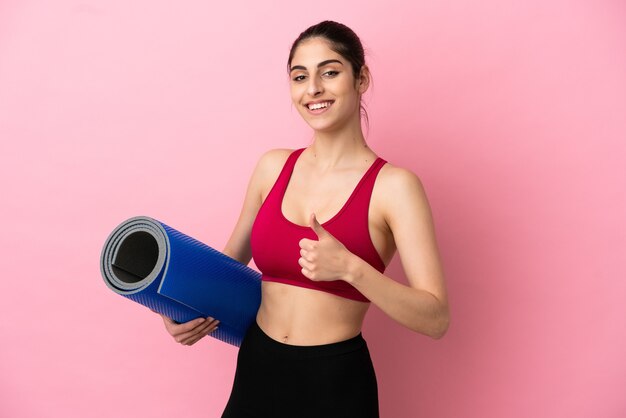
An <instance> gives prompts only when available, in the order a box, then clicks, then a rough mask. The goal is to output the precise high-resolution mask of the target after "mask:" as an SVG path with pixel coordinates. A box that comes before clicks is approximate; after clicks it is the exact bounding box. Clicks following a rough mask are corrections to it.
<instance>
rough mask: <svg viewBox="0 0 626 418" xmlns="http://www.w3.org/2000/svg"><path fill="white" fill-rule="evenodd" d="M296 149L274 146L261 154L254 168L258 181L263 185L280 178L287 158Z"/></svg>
mask: <svg viewBox="0 0 626 418" xmlns="http://www.w3.org/2000/svg"><path fill="white" fill-rule="evenodd" d="M294 151H295V150H293V149H288V148H274V149H270V150H267V151H265V152H264V153H263V154H261V156H260V157H259V159H258V161H257V164H256V168H255V170H254V177H255V179H256V181H258V182H260V184H262V185H263V186H266V185H268V184H273V183H274V181H276V179H277V178H278V175H279V174H280V172H281V170H282V168H283V166H284V165H285V162H286V161H287V158H288V157H289V155H290V154H291V153H292V152H294Z"/></svg>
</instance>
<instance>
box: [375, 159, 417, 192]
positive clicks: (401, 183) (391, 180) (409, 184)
mask: <svg viewBox="0 0 626 418" xmlns="http://www.w3.org/2000/svg"><path fill="white" fill-rule="evenodd" d="M377 183H380V186H381V187H380V189H382V191H385V192H386V193H390V194H392V195H393V194H397V193H406V192H407V191H411V190H413V191H415V190H420V189H423V186H422V182H421V180H420V178H419V177H418V175H417V174H415V173H414V172H413V171H411V170H409V169H408V168H404V167H399V166H396V165H393V164H392V163H390V162H388V161H387V163H386V164H385V165H383V167H382V168H381V170H380V172H379V174H378V180H377Z"/></svg>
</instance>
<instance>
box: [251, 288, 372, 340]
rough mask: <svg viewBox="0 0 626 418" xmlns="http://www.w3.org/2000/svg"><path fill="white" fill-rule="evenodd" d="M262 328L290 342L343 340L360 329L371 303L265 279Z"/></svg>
mask: <svg viewBox="0 0 626 418" xmlns="http://www.w3.org/2000/svg"><path fill="white" fill-rule="evenodd" d="M261 294H262V301H261V306H260V308H259V311H258V313H257V317H256V320H257V323H258V324H259V327H261V329H262V330H263V332H265V333H266V334H267V335H269V336H270V337H271V338H272V339H274V340H276V341H279V342H281V343H284V344H291V345H320V344H330V343H334V342H339V341H344V340H347V339H350V338H352V337H355V336H357V335H358V334H359V332H361V327H362V325H363V319H364V318H365V314H366V313H367V310H368V308H369V307H370V303H367V302H359V301H355V300H352V299H346V298H343V297H340V296H336V295H333V294H330V293H327V292H322V291H319V290H314V289H307V288H304V287H298V286H291V285H287V284H283V283H277V282H269V281H267V282H263V283H262V286H261Z"/></svg>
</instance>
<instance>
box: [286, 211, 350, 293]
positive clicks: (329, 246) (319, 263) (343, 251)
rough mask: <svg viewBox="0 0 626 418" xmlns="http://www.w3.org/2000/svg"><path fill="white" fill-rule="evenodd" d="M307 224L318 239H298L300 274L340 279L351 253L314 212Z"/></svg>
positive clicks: (318, 279) (315, 277) (317, 279)
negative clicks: (319, 220) (326, 228)
mask: <svg viewBox="0 0 626 418" xmlns="http://www.w3.org/2000/svg"><path fill="white" fill-rule="evenodd" d="M309 225H310V226H311V229H313V231H314V232H315V234H316V235H317V238H318V240H317V241H315V240H311V239H307V238H302V239H301V240H300V243H299V244H300V259H299V260H298V263H299V264H300V266H301V267H302V274H303V275H304V276H305V277H307V278H309V279H311V280H314V281H331V280H342V279H343V277H344V276H345V274H346V270H347V267H348V261H349V257H350V255H352V253H351V252H350V251H348V249H347V248H346V247H345V246H344V245H343V244H342V243H341V242H339V241H338V240H337V239H336V238H335V237H333V236H332V234H331V233H330V232H328V231H327V230H325V229H324V227H323V226H322V225H321V224H320V223H319V222H318V221H317V218H316V217H315V214H314V213H313V214H311V217H310V218H309Z"/></svg>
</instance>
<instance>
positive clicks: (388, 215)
mask: <svg viewBox="0 0 626 418" xmlns="http://www.w3.org/2000/svg"><path fill="white" fill-rule="evenodd" d="M389 169H390V170H389V171H388V172H387V173H386V175H385V176H384V178H379V181H380V180H382V181H380V183H381V185H380V186H381V187H379V188H378V190H379V193H380V195H379V196H378V197H379V201H380V202H383V203H382V207H383V216H384V218H385V221H386V222H387V224H388V226H389V228H390V230H391V232H392V234H393V238H394V241H395V243H396V248H397V249H398V252H399V254H400V260H401V261H402V267H403V268H404V272H405V274H406V276H407V279H408V282H409V286H405V285H403V284H401V283H398V282H396V281H395V280H393V279H391V278H389V277H388V276H385V275H384V274H382V273H380V272H379V271H378V270H376V269H375V268H374V267H372V266H371V265H370V264H368V263H367V262H365V261H364V260H363V259H361V258H360V257H358V256H356V255H355V254H353V253H351V252H350V251H348V250H347V249H346V248H345V246H343V244H341V242H339V241H338V240H336V239H335V238H334V237H333V236H332V235H331V234H330V233H329V232H328V231H326V230H325V229H323V228H322V227H321V225H320V224H319V223H318V222H317V220H316V219H315V216H314V215H312V216H311V227H312V228H313V230H314V231H315V232H316V233H317V235H318V241H313V240H308V239H303V240H302V241H301V243H300V246H301V256H302V257H301V259H300V264H301V266H302V267H303V269H302V273H303V274H304V275H305V276H307V277H309V278H310V279H312V280H331V279H337V278H338V277H339V278H341V279H342V280H345V281H346V282H348V283H350V284H351V285H352V286H354V287H355V288H356V289H357V290H359V292H361V293H362V294H363V295H364V296H365V297H367V298H368V299H369V300H371V301H372V303H374V304H376V305H377V306H378V307H379V308H380V309H382V311H383V312H385V313H386V314H387V315H388V316H390V317H391V318H392V319H394V320H395V321H397V322H399V323H400V324H402V325H404V326H406V327H408V328H410V329H412V330H414V331H416V332H419V333H421V334H425V335H428V336H430V337H432V338H436V339H438V338H441V337H443V335H444V334H445V333H446V331H447V329H448V325H449V322H450V314H449V309H448V298H447V292H446V286H445V282H444V275H443V268H442V265H441V261H440V258H439V252H438V249H437V241H436V238H435V229H434V225H433V219H432V214H431V211H430V206H429V204H428V199H427V197H426V193H425V191H424V188H423V186H422V184H421V182H420V180H419V178H418V177H417V176H416V175H415V174H414V173H412V172H411V171H409V170H406V169H403V168H399V167H389ZM381 174H382V173H381ZM381 177H382V176H381Z"/></svg>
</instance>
